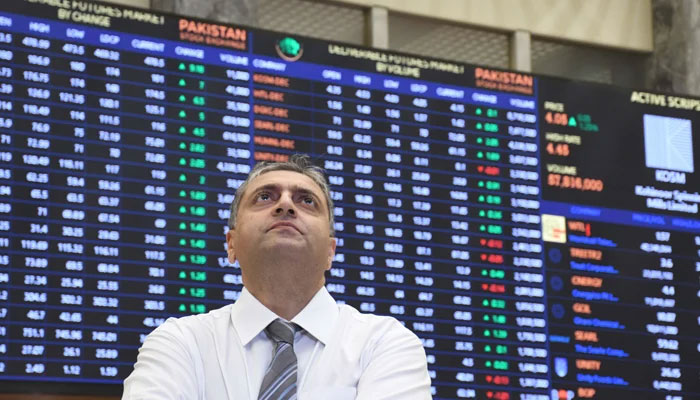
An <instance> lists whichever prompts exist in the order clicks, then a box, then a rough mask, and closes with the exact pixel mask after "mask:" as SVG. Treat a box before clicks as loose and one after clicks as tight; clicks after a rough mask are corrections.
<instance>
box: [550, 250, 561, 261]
mask: <svg viewBox="0 0 700 400" xmlns="http://www.w3.org/2000/svg"><path fill="white" fill-rule="evenodd" d="M548 255H549V260H550V261H552V262H554V263H558V262H559V261H561V250H559V249H557V248H554V249H550V250H549V253H548Z"/></svg>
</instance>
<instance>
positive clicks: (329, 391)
mask: <svg viewBox="0 0 700 400" xmlns="http://www.w3.org/2000/svg"><path fill="white" fill-rule="evenodd" d="M355 395H357V389H356V388H354V387H352V386H332V387H326V388H317V389H313V390H308V391H304V392H302V393H299V400H325V399H329V400H330V399H332V400H354V399H355Z"/></svg>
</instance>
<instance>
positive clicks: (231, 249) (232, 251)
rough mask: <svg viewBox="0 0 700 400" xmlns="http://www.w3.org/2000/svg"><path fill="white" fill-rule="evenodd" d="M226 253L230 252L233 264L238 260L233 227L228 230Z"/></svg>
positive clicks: (229, 257)
mask: <svg viewBox="0 0 700 400" xmlns="http://www.w3.org/2000/svg"><path fill="white" fill-rule="evenodd" d="M226 253H227V254H228V262H230V263H231V264H233V263H235V262H236V248H235V246H234V241H233V229H229V230H228V232H226Z"/></svg>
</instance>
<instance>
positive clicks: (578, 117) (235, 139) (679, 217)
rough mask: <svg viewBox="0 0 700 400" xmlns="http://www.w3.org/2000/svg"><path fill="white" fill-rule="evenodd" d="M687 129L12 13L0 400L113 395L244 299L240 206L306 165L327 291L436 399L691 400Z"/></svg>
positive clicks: (562, 91) (188, 31) (124, 23)
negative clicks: (408, 348) (245, 186)
mask: <svg viewBox="0 0 700 400" xmlns="http://www.w3.org/2000/svg"><path fill="white" fill-rule="evenodd" d="M699 127H700V100H698V99H697V98H690V97H687V96H674V95H669V94H661V93H649V92H646V91H638V90H632V89H623V88H619V87H612V86H605V85H598V84H586V83H580V82H574V81H567V80H561V79H555V78H548V77H538V76H533V75H531V74H526V73H518V72H509V71H503V70H497V69H493V68H487V67H476V66H468V65H463V64H458V63H454V62H450V61H445V60H434V59H426V58H423V57H419V56H413V55H407V54H399V53H392V52H386V51H381V50H373V49H368V48H362V47H357V46H354V45H347V44H340V43H329V42H324V41H320V40H314V39H309V38H304V37H299V36H295V35H288V34H283V33H274V32H269V31H262V30H256V29H249V28H246V27H241V26H233V25H223V24H220V23H214V22H207V21H201V20H195V19H192V18H188V17H180V16H175V15H164V14H158V13H154V12H151V11H147V10H138V9H132V8H125V7H121V6H115V5H107V4H103V3H94V2H87V1H64V0H24V1H19V0H18V1H12V2H8V1H4V2H2V3H0V387H2V388H7V390H12V388H14V387H16V386H18V385H21V384H22V383H24V385H25V386H26V384H31V385H32V387H33V388H37V387H42V386H41V385H49V384H51V383H53V384H55V383H57V382H63V383H69V384H71V385H72V387H74V388H76V389H75V390H78V389H77V388H80V387H81V386H79V385H85V387H87V386H88V385H90V387H92V388H94V387H99V388H105V391H106V392H110V391H111V392H113V393H119V392H120V390H121V386H120V385H121V382H122V380H123V379H124V378H125V377H126V376H127V375H128V374H129V373H130V372H131V371H132V368H133V363H134V362H135V360H136V354H137V349H138V347H139V346H140V344H141V343H142V342H143V340H144V338H145V336H146V335H147V334H148V333H149V332H150V331H151V330H153V329H154V328H155V327H157V326H158V325H159V324H161V323H162V322H163V321H164V320H165V319H167V318H168V317H179V316H185V315H190V314H195V313H206V312H208V311H210V310H212V309H216V308H219V307H221V306H224V305H226V304H229V303H231V302H234V301H235V300H236V299H237V297H238V295H239V293H240V290H241V288H242V285H241V276H240V271H239V268H238V266H237V265H231V264H229V262H228V261H227V259H226V253H225V241H224V234H225V233H226V229H227V228H226V221H227V218H228V216H229V211H228V209H229V205H230V203H231V201H232V199H233V194H234V191H235V189H236V188H237V187H238V186H239V185H240V184H241V182H242V180H243V179H244V178H245V176H246V174H247V173H248V172H249V171H250V169H251V167H252V166H253V165H254V164H255V163H256V162H258V161H264V160H265V161H271V160H272V161H276V160H286V159H288V157H289V156H290V155H291V154H293V153H297V152H302V153H308V154H310V155H312V157H314V159H315V160H316V161H317V163H318V164H319V165H320V166H322V167H324V168H325V170H326V171H327V173H328V178H329V181H330V184H331V187H332V197H333V199H334V201H335V204H336V208H335V218H336V223H335V230H336V232H337V237H338V247H337V254H336V256H335V259H334V262H333V267H332V268H331V270H330V271H329V273H328V275H327V288H328V290H329V291H330V292H331V294H332V295H333V296H334V297H335V299H336V300H337V301H339V302H344V303H347V304H350V305H352V306H354V307H356V308H358V309H359V310H361V311H363V312H371V313H377V314H384V315H391V316H394V317H396V318H397V319H398V320H400V321H401V322H402V323H404V324H405V325H406V326H407V327H408V328H410V329H411V330H412V331H413V332H415V333H416V334H417V335H418V336H419V337H420V339H421V340H422V342H423V344H424V347H425V350H426V353H427V357H428V363H429V371H430V375H431V378H432V386H433V387H432V391H433V397H434V398H436V399H455V398H479V399H496V400H508V399H523V400H540V399H541V400H545V399H554V400H557V399H566V400H569V399H586V398H600V399H612V398H640V399H642V398H644V399H664V400H675V399H691V398H698V396H700V385H699V383H698V382H700V311H699V310H700V308H699V307H698V305H699V304H700V303H699V297H700V292H699V290H700V215H699V213H698V205H699V204H700V194H699V193H698V191H699V190H700V174H699V173H698V171H696V170H695V169H696V163H698V167H700V162H699V161H700V158H699V156H698V154H699V153H700V135H698V129H699ZM3 390H4V389H3ZM95 390H97V389H95Z"/></svg>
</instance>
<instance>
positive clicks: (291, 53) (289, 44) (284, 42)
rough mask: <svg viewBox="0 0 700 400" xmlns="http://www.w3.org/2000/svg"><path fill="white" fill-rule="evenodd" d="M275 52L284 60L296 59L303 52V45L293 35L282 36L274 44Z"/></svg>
mask: <svg viewBox="0 0 700 400" xmlns="http://www.w3.org/2000/svg"><path fill="white" fill-rule="evenodd" d="M275 50H277V54H278V55H279V56H280V57H282V59H283V60H285V61H296V60H298V59H300V58H301V55H302V54H303V53H304V46H303V45H302V44H301V42H299V41H298V40H296V39H294V38H293V37H289V36H286V37H283V38H282V39H280V40H278V41H277V43H276V44H275Z"/></svg>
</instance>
